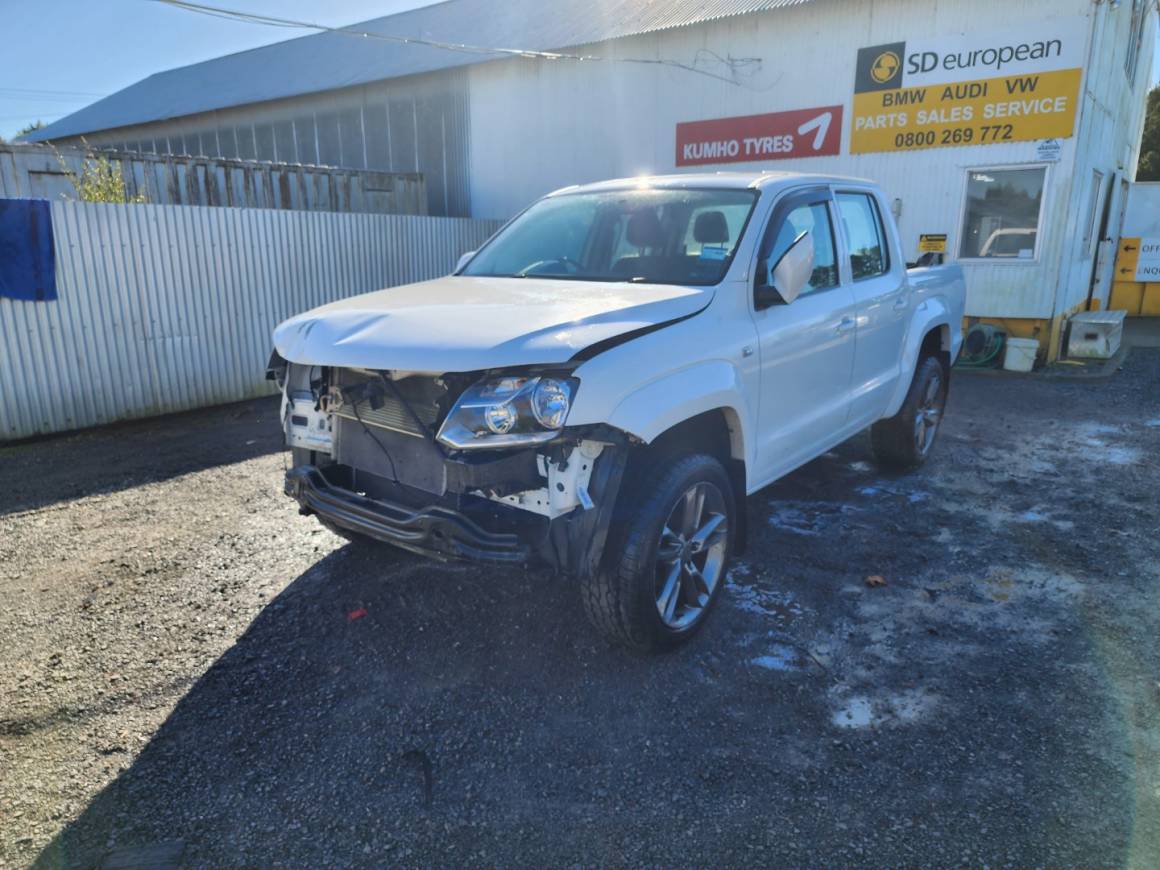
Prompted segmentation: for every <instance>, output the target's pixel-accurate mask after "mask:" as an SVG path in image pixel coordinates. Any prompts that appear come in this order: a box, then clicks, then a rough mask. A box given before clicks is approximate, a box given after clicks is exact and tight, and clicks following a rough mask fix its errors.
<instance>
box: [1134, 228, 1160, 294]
mask: <svg viewBox="0 0 1160 870" xmlns="http://www.w3.org/2000/svg"><path fill="white" fill-rule="evenodd" d="M1137 245H1138V246H1139V248H1140V253H1139V255H1138V256H1137V258H1136V274H1135V276H1134V277H1135V280H1136V281H1138V282H1140V283H1141V284H1148V283H1155V282H1160V239H1140V240H1139V241H1138V242H1137Z"/></svg>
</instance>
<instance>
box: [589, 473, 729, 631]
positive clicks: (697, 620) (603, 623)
mask: <svg viewBox="0 0 1160 870" xmlns="http://www.w3.org/2000/svg"><path fill="white" fill-rule="evenodd" d="M640 480H641V485H639V486H633V487H632V488H631V490H627V491H628V492H631V495H630V496H629V498H628V500H627V501H626V502H625V504H624V506H623V508H622V509H621V510H619V511H618V515H619V516H620V517H621V518H622V527H621V528H619V529H617V530H616V532H617V533H616V534H614V535H613V536H611V537H610V540H609V548H608V550H607V551H606V553H605V559H604V562H603V567H602V569H601V570H600V572H599V573H598V574H597V576H595V577H591V578H588V579H586V580H585V581H584V582H583V586H582V589H581V595H582V599H583V602H584V608H585V610H586V612H587V614H588V618H589V619H590V620H591V622H592V623H593V625H594V626H596V628H598V629H599V630H600V631H601V632H603V633H604V634H605V635H607V636H608V637H609V638H610V639H612V640H614V641H617V642H619V643H623V644H626V645H629V646H634V647H638V648H641V649H651V650H657V649H665V648H668V647H673V646H676V645H677V644H680V643H683V642H684V641H686V640H688V639H689V638H690V637H692V636H693V635H694V634H695V633H696V632H697V631H698V630H699V629H700V628H701V626H702V625H703V624H704V622H705V620H706V619H707V617H708V615H709V613H710V611H711V610H712V608H713V606H714V605H715V604H716V602H717V599H718V598H719V597H720V593H721V587H722V586H724V584H725V572H726V571H727V570H728V567H729V557H730V554H731V552H732V547H733V535H734V522H735V516H736V509H735V506H734V494H733V488H732V486H731V485H730V482H729V476H728V474H727V473H726V472H725V469H724V468H723V467H722V466H721V463H720V462H718V461H717V460H716V459H714V458H713V457H711V456H708V455H705V454H694V455H689V456H684V457H678V458H676V459H673V458H671V457H670V458H668V459H667V461H665V462H664V463H663V464H662V465H659V466H657V467H655V468H653V469H651V470H650V471H648V472H646V473H645V474H644V475H642V476H641V478H640Z"/></svg>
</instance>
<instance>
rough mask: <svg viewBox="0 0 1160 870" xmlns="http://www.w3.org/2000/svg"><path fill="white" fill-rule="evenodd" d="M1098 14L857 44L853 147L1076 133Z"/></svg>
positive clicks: (904, 147)
mask: <svg viewBox="0 0 1160 870" xmlns="http://www.w3.org/2000/svg"><path fill="white" fill-rule="evenodd" d="M1088 29H1089V23H1088V22H1087V20H1086V19H1080V18H1077V19H1057V20H1053V21H1044V22H1039V23H1037V24H1035V25H1034V26H1031V25H1029V26H1028V27H1027V28H1026V29H1025V32H1020V31H1019V30H1016V31H1010V30H1008V31H1004V32H1001V33H992V34H986V33H983V34H978V33H969V34H963V35H958V36H948V37H941V38H934V39H927V40H922V39H920V40H907V41H903V42H893V43H888V44H886V45H875V46H870V47H868V48H862V49H859V51H858V63H857V68H856V75H855V79H854V106H853V108H854V111H853V113H852V114H851V121H850V124H851V130H850V153H852V154H867V153H871V152H880V151H914V150H920V149H925V148H945V147H953V146H972V145H997V144H1000V143H1004V142H1027V141H1035V140H1043V139H1056V140H1058V139H1067V138H1070V137H1071V136H1072V135H1073V134H1074V131H1075V120H1076V115H1077V113H1078V110H1079V99H1080V85H1081V83H1082V80H1083V64H1084V63H1085V61H1086V54H1085V52H1086V44H1087V35H1088Z"/></svg>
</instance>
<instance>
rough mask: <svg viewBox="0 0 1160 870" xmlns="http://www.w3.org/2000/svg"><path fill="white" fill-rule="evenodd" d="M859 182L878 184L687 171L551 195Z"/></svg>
mask: <svg viewBox="0 0 1160 870" xmlns="http://www.w3.org/2000/svg"><path fill="white" fill-rule="evenodd" d="M842 183H847V184H857V185H858V186H860V187H864V186H871V187H874V186H877V185H875V183H874V182H872V181H869V180H867V179H864V178H854V177H850V176H844V175H822V174H818V173H809V172H685V173H672V174H669V175H638V176H635V177H631V178H615V179H612V180H610V181H598V182H594V183H592V184H573V185H571V186H569V187H562V188H560V189H559V190H555V191H552V193H550V194H548V196H560V195H566V194H572V193H601V192H606V191H615V190H635V189H660V190H680V189H689V190H698V189H702V190H704V189H711V190H721V189H723V188H724V189H735V190H745V189H754V190H764V189H768V188H774V187H797V186H799V185H802V184H842Z"/></svg>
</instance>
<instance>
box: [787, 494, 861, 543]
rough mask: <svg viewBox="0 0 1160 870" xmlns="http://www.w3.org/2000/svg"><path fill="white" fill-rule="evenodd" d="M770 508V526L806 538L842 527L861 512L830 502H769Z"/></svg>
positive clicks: (854, 508)
mask: <svg viewBox="0 0 1160 870" xmlns="http://www.w3.org/2000/svg"><path fill="white" fill-rule="evenodd" d="M770 508H771V509H772V513H771V514H770V517H769V520H768V522H769V524H770V525H771V526H773V527H774V528H776V529H780V530H781V531H783V532H790V533H791V534H794V535H803V536H806V537H815V536H817V535H820V534H822V533H823V532H826V531H828V530H829V529H831V528H833V527H835V526H837V527H841V526H844V525H845V524H846V521H847V518H848V517H849V516H851V515H852V514H856V513H859V512H861V510H862V508H859V507H856V506H854V505H852V504H847V503H845V502H832V501H771V502H770Z"/></svg>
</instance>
